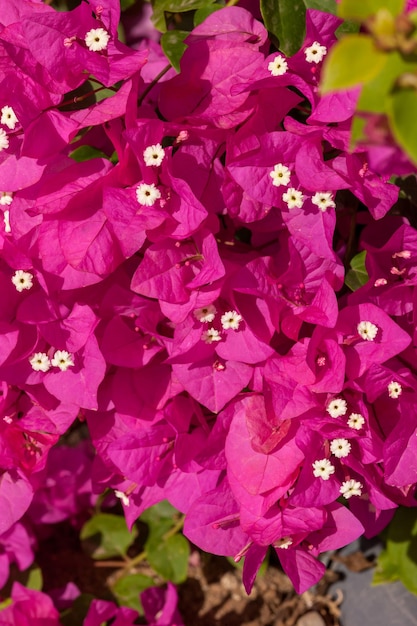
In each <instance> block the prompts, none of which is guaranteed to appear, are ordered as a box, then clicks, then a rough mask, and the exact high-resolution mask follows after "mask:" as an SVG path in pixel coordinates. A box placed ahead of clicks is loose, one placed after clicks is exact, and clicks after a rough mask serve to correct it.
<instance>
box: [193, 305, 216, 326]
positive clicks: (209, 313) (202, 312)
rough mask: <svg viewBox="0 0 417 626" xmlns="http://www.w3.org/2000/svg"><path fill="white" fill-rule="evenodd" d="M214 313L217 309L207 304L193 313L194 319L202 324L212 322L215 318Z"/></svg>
mask: <svg viewBox="0 0 417 626" xmlns="http://www.w3.org/2000/svg"><path fill="white" fill-rule="evenodd" d="M216 313H217V309H216V307H215V306H214V304H209V305H207V306H203V307H201V309H196V310H195V311H194V317H195V318H196V319H197V320H198V321H199V322H201V323H202V324H205V323H206V322H208V323H210V322H212V321H213V320H214V318H215V316H216Z"/></svg>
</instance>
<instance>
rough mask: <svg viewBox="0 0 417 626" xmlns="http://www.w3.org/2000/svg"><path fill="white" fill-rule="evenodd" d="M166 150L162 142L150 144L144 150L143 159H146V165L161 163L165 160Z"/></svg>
mask: <svg viewBox="0 0 417 626" xmlns="http://www.w3.org/2000/svg"><path fill="white" fill-rule="evenodd" d="M164 156H165V150H164V149H163V147H162V146H161V144H160V143H156V144H155V145H153V146H148V147H147V148H145V150H144V151H143V160H144V161H145V165H147V166H148V167H150V166H154V167H156V166H158V165H161V163H162V161H163V160H164Z"/></svg>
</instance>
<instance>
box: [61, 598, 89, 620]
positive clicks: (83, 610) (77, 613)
mask: <svg viewBox="0 0 417 626" xmlns="http://www.w3.org/2000/svg"><path fill="white" fill-rule="evenodd" d="M93 599H94V596H92V595H90V594H88V593H83V594H81V595H80V596H78V598H75V600H74V602H73V603H72V605H71V608H69V609H67V610H65V611H64V612H63V613H61V615H60V618H59V619H60V622H62V626H79V625H80V624H83V623H84V619H85V617H86V615H87V613H88V609H89V608H90V604H91V602H92V601H93Z"/></svg>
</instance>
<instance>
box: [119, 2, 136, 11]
mask: <svg viewBox="0 0 417 626" xmlns="http://www.w3.org/2000/svg"><path fill="white" fill-rule="evenodd" d="M135 2H136V0H120V8H121V10H122V11H126V9H129V8H130V7H133V5H134V4H135Z"/></svg>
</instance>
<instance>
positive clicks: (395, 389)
mask: <svg viewBox="0 0 417 626" xmlns="http://www.w3.org/2000/svg"><path fill="white" fill-rule="evenodd" d="M402 392H403V388H402V387H401V385H400V383H397V381H396V380H392V381H391V382H390V383H389V385H388V395H389V397H390V398H399V397H400V395H401V394H402Z"/></svg>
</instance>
